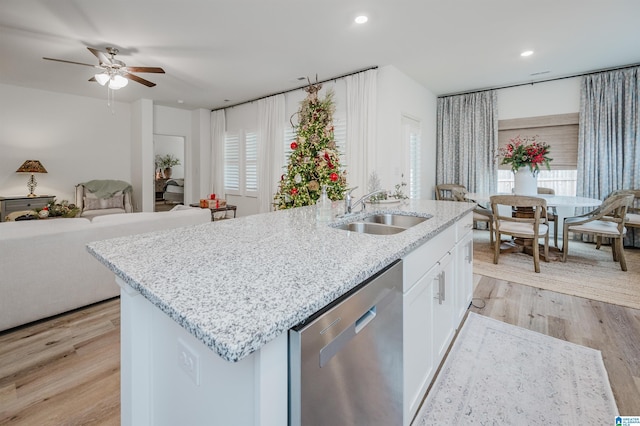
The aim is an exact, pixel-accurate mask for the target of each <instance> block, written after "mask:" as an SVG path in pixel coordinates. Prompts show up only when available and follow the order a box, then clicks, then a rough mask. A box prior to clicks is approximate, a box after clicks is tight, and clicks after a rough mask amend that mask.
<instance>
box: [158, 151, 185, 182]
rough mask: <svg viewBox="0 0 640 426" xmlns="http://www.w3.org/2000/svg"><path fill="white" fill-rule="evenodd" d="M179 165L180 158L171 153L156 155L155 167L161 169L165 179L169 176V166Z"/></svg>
mask: <svg viewBox="0 0 640 426" xmlns="http://www.w3.org/2000/svg"><path fill="white" fill-rule="evenodd" d="M179 165H180V160H179V159H178V158H177V157H176V156H174V155H173V154H166V155H156V168H157V169H161V170H162V174H163V175H164V177H165V179H169V178H171V168H172V167H173V166H179Z"/></svg>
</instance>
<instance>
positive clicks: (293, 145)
mask: <svg viewBox="0 0 640 426" xmlns="http://www.w3.org/2000/svg"><path fill="white" fill-rule="evenodd" d="M296 148H298V144H297V143H296V141H293V142H291V149H294V150H295V149H296Z"/></svg>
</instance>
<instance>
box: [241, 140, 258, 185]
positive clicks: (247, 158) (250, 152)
mask: <svg viewBox="0 0 640 426" xmlns="http://www.w3.org/2000/svg"><path fill="white" fill-rule="evenodd" d="M244 146H245V149H244V191H245V195H249V194H251V195H256V196H257V195H258V194H257V193H258V134H257V133H255V132H247V134H246V135H245V145H244Z"/></svg>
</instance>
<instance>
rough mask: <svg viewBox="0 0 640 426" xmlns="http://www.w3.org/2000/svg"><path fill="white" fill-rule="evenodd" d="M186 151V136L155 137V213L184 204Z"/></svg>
mask: <svg viewBox="0 0 640 426" xmlns="http://www.w3.org/2000/svg"><path fill="white" fill-rule="evenodd" d="M184 149H185V138H184V136H172V135H157V134H154V135H153V155H154V161H155V174H154V177H153V179H154V190H155V204H154V211H167V210H171V209H172V208H173V207H175V206H176V204H184V177H185V172H184V170H185V168H184V166H185V164H184V159H185V154H184Z"/></svg>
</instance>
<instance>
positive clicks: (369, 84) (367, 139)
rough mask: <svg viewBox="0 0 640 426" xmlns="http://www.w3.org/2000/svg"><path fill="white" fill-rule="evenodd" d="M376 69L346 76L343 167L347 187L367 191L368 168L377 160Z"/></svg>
mask: <svg viewBox="0 0 640 426" xmlns="http://www.w3.org/2000/svg"><path fill="white" fill-rule="evenodd" d="M377 79H378V70H377V69H372V70H367V71H363V72H361V73H358V74H354V75H351V76H348V77H346V78H345V80H346V84H347V143H346V145H347V146H346V151H347V152H346V156H345V168H346V170H347V182H348V184H349V186H350V187H356V186H357V187H358V189H359V190H358V191H357V192H358V193H360V194H362V195H364V194H366V192H367V182H368V179H369V171H370V169H371V168H372V167H373V165H374V164H375V161H376V150H375V147H376V124H377V123H376V121H377V117H376V102H377Z"/></svg>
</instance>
